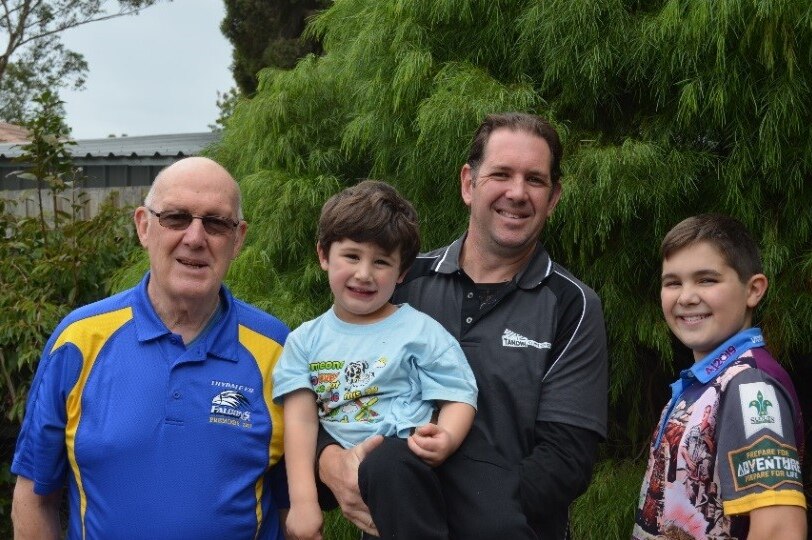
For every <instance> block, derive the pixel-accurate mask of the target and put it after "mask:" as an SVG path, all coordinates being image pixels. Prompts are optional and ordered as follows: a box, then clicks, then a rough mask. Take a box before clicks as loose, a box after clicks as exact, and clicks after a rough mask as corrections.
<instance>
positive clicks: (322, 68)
mask: <svg viewBox="0 0 812 540" xmlns="http://www.w3.org/2000/svg"><path fill="white" fill-rule="evenodd" d="M306 35H307V36H311V37H314V38H316V39H318V40H319V41H320V43H322V46H323V48H324V54H323V55H322V56H319V57H316V56H310V57H307V58H306V59H304V60H303V61H301V62H299V63H298V64H297V66H296V67H295V68H294V69H293V70H290V71H283V70H278V69H266V70H264V71H262V72H261V73H260V74H259V86H258V89H257V93H256V95H255V96H254V97H253V98H252V99H251V100H246V101H242V102H240V103H238V104H237V106H236V108H235V111H234V115H233V116H232V118H231V120H230V121H229V123H228V124H227V127H226V129H225V131H224V136H223V139H222V141H221V143H220V144H219V145H218V146H217V148H216V149H215V150H214V151H213V152H212V155H213V157H215V158H217V159H218V160H220V161H221V162H222V163H224V164H225V165H226V167H228V168H229V170H231V171H232V173H234V174H235V176H236V177H237V178H238V179H239V180H240V182H241V185H242V189H243V193H244V200H245V206H246V215H247V217H248V220H249V222H250V223H251V229H250V233H249V237H248V240H247V244H246V247H245V249H244V251H243V254H242V255H241V257H240V258H239V259H238V260H237V261H236V262H235V264H234V265H233V266H232V269H231V274H230V276H229V283H230V284H231V286H232V288H233V289H234V291H235V293H236V294H237V295H238V296H241V297H244V298H247V299H249V300H250V301H252V302H254V303H256V304H258V305H260V306H262V307H264V308H266V309H269V310H270V311H272V312H274V313H276V314H277V315H279V316H281V317H282V318H283V319H284V320H285V321H286V322H288V323H289V324H290V325H292V326H296V325H297V324H299V323H300V322H301V321H302V320H305V319H307V318H310V317H313V316H314V315H316V314H318V313H319V312H320V311H321V310H323V309H325V307H326V306H327V304H328V302H329V294H328V293H327V292H326V291H327V286H326V283H325V280H324V278H323V276H322V274H321V271H320V270H319V268H318V265H317V261H316V257H315V255H314V253H313V243H314V231H315V223H316V218H317V215H318V211H319V208H320V206H321V204H322V203H323V201H324V200H325V199H326V197H327V196H328V195H331V194H332V193H334V192H335V191H337V190H338V189H339V188H341V187H343V186H346V185H350V184H353V183H355V182H356V181H357V180H358V179H360V178H364V177H373V178H380V179H383V180H387V181H389V182H391V183H393V184H395V185H396V186H397V187H398V188H399V189H400V190H401V191H402V192H403V193H404V194H406V195H407V196H408V197H409V198H411V199H412V200H413V201H414V203H415V205H416V207H417V209H418V211H419V213H420V215H421V225H422V230H423V232H424V235H423V237H424V240H423V247H424V248H425V249H428V248H432V247H437V246H439V245H442V244H443V243H445V242H447V241H448V240H449V239H450V238H453V237H454V236H455V235H456V234H458V233H460V232H462V231H461V229H462V227H464V223H465V214H466V211H465V208H464V207H463V206H462V204H461V203H460V202H459V186H458V170H459V167H460V165H461V164H462V162H463V160H464V158H465V149H466V147H467V145H468V142H469V137H470V136H471V134H472V133H473V131H474V129H475V127H476V126H477V125H478V123H479V122H480V120H481V119H482V117H483V116H484V115H485V114H487V113H489V112H493V111H504V110H523V111H529V112H537V113H540V114H542V115H544V116H546V117H548V118H550V119H551V120H552V121H553V122H554V123H555V124H556V125H557V126H558V128H559V129H560V131H561V132H562V134H563V138H564V141H565V145H566V151H565V154H566V157H565V159H564V163H563V166H564V175H565V176H564V180H563V181H564V196H563V199H562V203H561V204H560V205H559V207H558V209H557V210H556V214H555V215H554V217H553V219H552V220H551V222H550V223H549V224H548V227H547V229H546V230H545V233H544V241H545V244H546V245H547V247H548V249H549V250H550V251H551V252H552V254H553V256H554V257H555V258H556V259H558V260H559V261H561V262H562V263H564V264H565V265H567V266H568V267H570V268H571V269H572V270H573V272H574V273H575V274H576V275H578V276H579V277H581V278H583V279H584V281H586V282H587V283H589V284H591V285H592V286H593V287H594V288H595V289H596V290H597V292H598V294H599V295H600V297H601V299H602V301H603V305H604V310H605V313H606V320H607V329H608V333H609V338H610V358H611V378H610V380H611V385H612V386H611V395H610V398H611V407H612V409H611V411H612V412H611V414H610V419H611V432H610V437H609V441H608V442H607V444H605V445H604V447H603V454H604V456H605V457H606V458H607V459H611V460H612V463H610V464H609V465H608V466H602V467H601V468H599V470H598V472H597V475H598V477H596V479H595V482H594V483H593V488H591V489H590V491H589V492H588V493H587V495H586V498H585V499H584V500H586V501H589V503H588V504H585V505H581V506H577V507H576V509H577V508H582V509H583V508H591V509H598V508H600V509H603V510H602V511H603V512H604V513H602V514H596V513H594V512H588V511H580V512H576V513H575V522H576V531H579V532H578V534H579V535H580V537H581V538H585V537H586V538H590V537H591V538H599V537H604V536H603V535H602V532H601V531H603V529H602V528H601V527H602V524H605V523H609V522H612V523H615V524H617V523H627V524H628V523H629V520H628V515H629V514H628V513H629V512H633V504H634V501H636V490H637V489H639V485H640V472H641V469H640V467H639V464H640V463H639V457H640V456H641V455H642V454H643V452H644V451H645V448H646V444H647V441H648V438H649V436H650V433H651V429H652V427H653V426H654V424H655V423H656V420H657V417H658V414H659V410H660V408H661V407H662V405H663V403H665V401H666V400H667V398H668V394H667V383H668V382H671V381H672V380H673V379H674V378H675V377H676V373H677V371H679V369H680V368H682V367H686V366H687V365H689V364H690V363H691V358H690V355H689V354H688V352H687V351H686V350H685V349H684V348H682V347H680V346H679V345H678V344H676V343H675V342H674V340H673V339H672V338H671V336H670V333H669V331H668V328H667V327H666V325H665V323H664V322H663V319H662V314H661V312H660V307H659V302H658V289H659V267H660V261H659V255H658V246H659V243H660V241H661V239H662V237H663V235H664V234H665V232H666V231H667V230H668V229H669V228H670V227H671V226H672V225H674V224H675V223H676V222H678V221H679V220H681V219H682V218H684V217H686V216H689V215H693V214H696V213H700V212H705V211H718V212H724V213H728V214H731V215H733V216H736V217H738V218H739V219H741V220H742V221H743V222H744V223H745V224H746V225H747V226H748V227H749V228H750V229H751V230H752V231H753V232H754V234H755V236H756V238H757V239H759V240H760V242H761V245H762V249H763V255H764V261H765V266H766V271H767V274H768V275H769V276H770V278H771V288H770V291H769V293H768V296H767V299H766V301H765V302H764V303H763V304H764V305H763V306H762V307H761V309H760V312H759V313H758V314H757V315H758V317H757V319H758V321H759V324H760V325H761V327H762V328H763V330H764V332H765V334H766V337H767V341H768V343H770V345H771V349H772V351H773V352H774V353H775V354H776V355H777V357H778V358H779V359H780V360H781V361H782V362H784V363H785V365H787V366H789V367H790V369H791V373H793V374H794V376H795V377H796V380H805V378H806V377H807V376H808V375H809V374H810V373H809V372H810V368H809V367H807V366H808V362H804V358H807V359H808V355H809V351H810V350H812V212H809V208H810V207H812V136H811V135H812V127H810V126H812V110H811V108H810V106H809V103H810V102H812V101H811V100H810V97H811V96H810V92H811V91H812V90H810V89H812V56H810V55H809V51H810V50H812V9H811V8H810V5H809V3H808V2H804V1H801V0H794V1H792V0H790V1H785V2H766V3H765V2H761V1H758V0H736V1H732V0H720V1H716V2H707V1H705V0H609V1H605V2H594V1H591V0H547V1H545V2H537V1H532V0H510V1H508V0H492V1H481V0H437V1H435V2H409V1H401V0H337V1H336V2H334V3H333V4H331V6H330V7H329V8H328V9H327V10H326V11H324V12H323V13H322V14H320V15H318V16H317V17H316V18H315V20H314V21H313V23H312V24H311V25H310V26H309V29H308V30H307V31H306ZM798 390H799V391H800V395H801V400H802V403H803V404H805V407H806V408H805V410H806V412H807V413H809V405H808V404H809V403H810V401H812V392H810V390H808V389H807V388H805V387H804V386H802V385H799V387H798ZM807 416H808V414H807ZM629 460H632V462H633V463H632V464H628V461H629ZM615 464H618V465H619V466H615ZM807 467H808V465H807ZM806 478H809V471H808V470H807V471H806ZM606 486H611V487H609V488H607V487H606ZM623 486H625V487H623ZM619 489H622V490H624V491H623V492H622V493H618V491H617V490H619ZM621 500H623V501H627V503H626V504H625V505H624V506H623V508H622V509H618V510H617V511H618V512H619V513H622V512H625V513H626V514H625V515H626V519H625V520H623V519H620V518H617V516H610V515H609V514H610V513H611V512H612V510H611V508H613V507H614V505H616V504H617V501H621ZM628 501H631V502H628ZM590 527H591V528H590ZM584 531H586V532H584ZM589 531H591V534H590V532H589Z"/></svg>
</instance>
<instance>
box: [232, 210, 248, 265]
mask: <svg viewBox="0 0 812 540" xmlns="http://www.w3.org/2000/svg"><path fill="white" fill-rule="evenodd" d="M247 232H248V223H246V222H245V220H242V219H241V220H240V224H239V225H237V238H236V241H235V242H234V249H233V250H232V252H231V258H232V260H233V259H236V258H237V255H239V254H240V251H242V246H243V244H244V243H245V235H246V233H247Z"/></svg>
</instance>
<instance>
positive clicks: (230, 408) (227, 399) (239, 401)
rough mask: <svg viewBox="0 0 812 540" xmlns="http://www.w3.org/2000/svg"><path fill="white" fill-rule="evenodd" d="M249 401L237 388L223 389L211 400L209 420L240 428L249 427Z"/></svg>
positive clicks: (213, 422)
mask: <svg viewBox="0 0 812 540" xmlns="http://www.w3.org/2000/svg"><path fill="white" fill-rule="evenodd" d="M249 408H250V402H249V401H248V398H247V397H245V394H243V393H242V392H239V391H237V390H223V391H222V392H220V393H219V394H217V395H216V396H214V398H213V399H212V400H211V409H210V410H209V422H210V423H212V424H228V425H232V426H238V427H242V428H250V427H251V411H249V410H247V409H249Z"/></svg>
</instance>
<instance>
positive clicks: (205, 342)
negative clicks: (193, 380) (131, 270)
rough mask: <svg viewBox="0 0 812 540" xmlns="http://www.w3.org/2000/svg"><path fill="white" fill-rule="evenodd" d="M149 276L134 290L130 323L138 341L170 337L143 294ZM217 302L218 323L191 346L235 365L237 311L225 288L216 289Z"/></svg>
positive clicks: (237, 342) (146, 296) (146, 295)
mask: <svg viewBox="0 0 812 540" xmlns="http://www.w3.org/2000/svg"><path fill="white" fill-rule="evenodd" d="M149 277H150V273H149V272H147V273H146V274H144V277H143V278H142V279H141V281H140V282H139V283H138V285H137V286H136V287H135V289H134V295H133V297H134V298H133V303H132V306H133V320H134V323H135V333H136V337H137V339H138V341H141V342H144V341H150V340H154V339H157V338H160V337H162V336H167V335H169V334H171V332H170V331H169V329H168V328H167V327H166V325H165V324H164V322H163V321H162V320H161V318H160V317H159V316H158V313H157V312H156V311H155V308H154V307H153V306H152V302H151V301H150V299H149V295H148V294H147V285H148V284H149ZM220 301H221V302H222V303H223V312H222V314H221V315H220V320H219V321H218V322H217V323H216V324H215V325H214V326H212V327H211V328H209V329H208V331H207V332H206V335H205V336H202V339H201V340H200V341H199V342H198V343H195V345H194V346H195V347H203V350H202V352H204V353H207V354H208V355H210V356H214V357H216V358H220V359H223V360H230V361H232V362H236V361H237V359H238V354H237V348H238V346H239V336H238V335H237V310H236V309H235V305H234V297H233V296H232V295H231V292H230V291H229V290H228V289H227V288H226V286H225V285H220Z"/></svg>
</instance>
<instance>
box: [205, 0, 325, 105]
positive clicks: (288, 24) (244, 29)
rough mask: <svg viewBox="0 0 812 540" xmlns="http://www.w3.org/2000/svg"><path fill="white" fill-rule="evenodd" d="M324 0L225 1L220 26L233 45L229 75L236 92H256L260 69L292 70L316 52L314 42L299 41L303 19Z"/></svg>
mask: <svg viewBox="0 0 812 540" xmlns="http://www.w3.org/2000/svg"><path fill="white" fill-rule="evenodd" d="M328 3H329V2H328V0H225V5H226V16H225V18H224V19H223V22H222V23H221V25H220V30H221V31H222V32H223V35H224V36H226V38H228V40H229V41H231V44H232V45H233V46H234V54H233V56H234V62H233V63H232V65H231V72H232V73H233V74H234V81H235V82H236V83H237V88H238V89H239V91H240V93H241V94H242V95H245V96H251V95H253V94H254V92H255V91H256V89H257V79H256V74H257V72H259V71H260V70H261V69H262V68H266V67H278V68H283V69H289V68H292V67H293V66H294V65H295V64H296V62H297V61H298V60H299V59H300V58H302V57H303V56H305V55H307V54H308V53H311V52H318V51H319V50H320V47H319V44H318V42H317V41H316V40H314V39H301V37H300V36H301V34H302V31H303V30H304V28H305V21H306V19H307V18H308V17H309V16H311V15H313V14H314V13H315V12H316V10H318V9H321V8H324V7H326V6H327V5H328Z"/></svg>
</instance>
